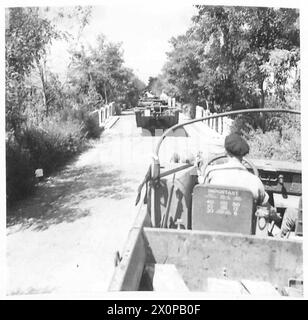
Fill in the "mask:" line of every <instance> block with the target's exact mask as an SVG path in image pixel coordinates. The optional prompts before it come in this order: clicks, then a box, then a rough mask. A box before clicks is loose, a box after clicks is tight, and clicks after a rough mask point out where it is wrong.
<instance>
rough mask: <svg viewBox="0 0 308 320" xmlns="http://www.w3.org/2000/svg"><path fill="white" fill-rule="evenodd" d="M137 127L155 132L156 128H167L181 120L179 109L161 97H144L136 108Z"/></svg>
mask: <svg viewBox="0 0 308 320" xmlns="http://www.w3.org/2000/svg"><path fill="white" fill-rule="evenodd" d="M135 116H136V124H137V127H141V128H145V129H148V130H150V131H151V132H154V131H155V129H166V128H170V127H172V126H173V125H175V124H177V123H178V122H179V109H178V108H176V107H171V106H169V105H168V102H167V101H166V100H161V99H160V98H159V97H155V96H153V97H144V98H142V99H140V100H139V102H138V106H137V107H136V108H135Z"/></svg>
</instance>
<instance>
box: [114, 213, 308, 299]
mask: <svg viewBox="0 0 308 320" xmlns="http://www.w3.org/2000/svg"><path fill="white" fill-rule="evenodd" d="M140 223H141V224H140ZM138 225H139V227H138ZM141 225H149V219H148V216H147V214H146V212H145V211H144V210H142V211H141V212H140V215H139V217H138V218H137V221H136V223H135V227H133V228H132V229H131V232H130V235H129V239H128V242H127V244H126V247H125V248H124V251H123V254H122V259H121V262H120V264H119V265H118V266H117V267H116V270H115V273H114V277H113V279H112V282H111V284H110V288H109V289H110V290H111V291H138V290H142V291H148V290H150V291H151V290H154V291H156V290H163V291H170V288H172V290H174V289H175V288H176V290H177V291H203V292H207V293H213V291H215V290H216V291H215V292H216V293H219V292H217V284H218V283H220V286H221V284H223V286H222V292H221V293H223V292H225V290H226V286H229V287H230V285H232V288H233V289H232V290H233V291H234V290H235V291H234V294H239V295H240V294H253V293H254V292H251V291H250V290H251V289H249V288H248V289H247V287H249V286H250V287H254V288H256V286H258V288H259V291H258V293H260V294H262V295H264V294H265V295H273V294H274V293H275V294H278V295H279V294H287V293H286V292H288V289H289V281H290V280H291V279H299V278H302V273H303V268H302V265H303V261H302V241H300V240H288V239H275V238H265V237H256V236H250V235H241V234H236V233H226V232H211V231H195V230H177V229H161V228H149V227H141ZM164 267H165V268H164ZM162 273H163V274H164V273H165V275H162ZM166 277H167V279H166ZM165 280H166V281H165ZM235 288H236V289H235ZM260 288H262V290H261V291H260ZM276 289H277V290H276Z"/></svg>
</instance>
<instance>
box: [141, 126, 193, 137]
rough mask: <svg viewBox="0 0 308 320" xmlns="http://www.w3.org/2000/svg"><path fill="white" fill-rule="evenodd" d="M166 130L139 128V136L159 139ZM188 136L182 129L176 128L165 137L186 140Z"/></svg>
mask: <svg viewBox="0 0 308 320" xmlns="http://www.w3.org/2000/svg"><path fill="white" fill-rule="evenodd" d="M166 130H167V129H154V130H153V129H151V130H149V129H145V128H141V136H142V137H161V136H162V135H163V133H164V132H165V131H166ZM188 136H189V135H188V133H187V132H186V130H185V129H184V128H178V129H176V130H175V131H173V132H170V133H168V134H167V137H174V138H177V137H178V138H183V137H184V138H187V137H188Z"/></svg>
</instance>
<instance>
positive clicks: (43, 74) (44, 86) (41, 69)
mask: <svg viewBox="0 0 308 320" xmlns="http://www.w3.org/2000/svg"><path fill="white" fill-rule="evenodd" d="M45 63H46V62H45V61H44V62H43V64H41V63H40V61H39V60H36V64H37V68H38V71H39V75H40V79H41V82H42V97H43V107H44V110H45V114H46V117H48V114H49V108H48V103H47V98H46V91H47V78H46V71H45Z"/></svg>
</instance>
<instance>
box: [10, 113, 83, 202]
mask: <svg viewBox="0 0 308 320" xmlns="http://www.w3.org/2000/svg"><path fill="white" fill-rule="evenodd" d="M18 140H19V142H17V141H16V140H14V139H13V138H11V139H8V140H7V143H6V149H7V156H6V165H7V198H8V201H9V202H11V201H12V200H15V199H20V198H22V197H23V196H24V195H26V194H29V193H30V192H31V191H32V190H33V187H34V184H35V177H34V171H35V169H37V168H42V169H43V171H44V176H46V175H48V174H50V173H52V172H53V171H54V170H56V169H57V168H59V167H60V166H62V165H64V164H65V163H66V162H67V161H68V160H69V159H71V158H72V157H73V156H74V155H75V154H77V153H79V152H80V151H82V150H83V148H84V147H85V137H84V135H83V134H82V132H81V126H80V124H79V122H78V121H67V122H58V121H56V119H49V121H47V120H46V121H44V122H43V123H41V126H40V127H34V126H28V127H26V128H24V130H23V132H22V134H21V137H20V138H19V139H18Z"/></svg>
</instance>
